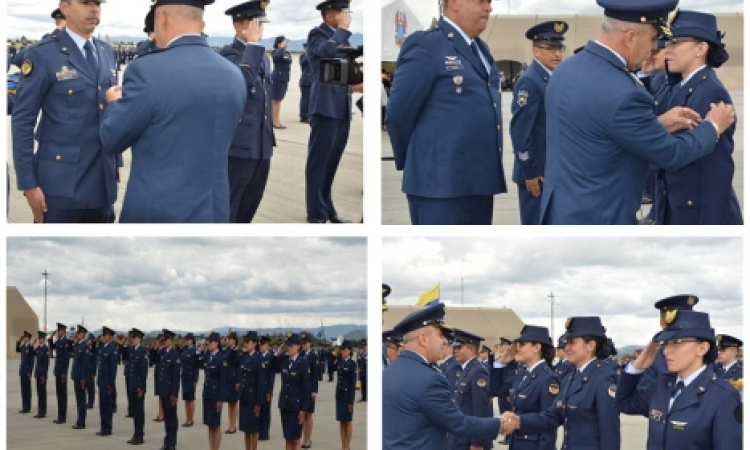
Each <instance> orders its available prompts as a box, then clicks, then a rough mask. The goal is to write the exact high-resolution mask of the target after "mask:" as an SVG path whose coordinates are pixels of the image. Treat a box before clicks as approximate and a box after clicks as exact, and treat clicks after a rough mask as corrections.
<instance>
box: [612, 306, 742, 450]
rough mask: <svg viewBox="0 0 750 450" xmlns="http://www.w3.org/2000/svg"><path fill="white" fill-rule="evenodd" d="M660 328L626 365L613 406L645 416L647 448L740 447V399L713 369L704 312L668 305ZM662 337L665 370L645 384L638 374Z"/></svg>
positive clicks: (718, 449)
mask: <svg viewBox="0 0 750 450" xmlns="http://www.w3.org/2000/svg"><path fill="white" fill-rule="evenodd" d="M665 321H666V324H667V326H666V328H664V330H662V331H661V332H660V333H658V334H657V335H656V336H654V338H653V341H652V342H650V343H649V344H648V346H647V347H646V349H645V350H644V351H643V352H642V353H641V354H640V355H639V356H638V358H637V359H636V360H635V361H634V362H631V363H630V364H629V365H628V366H627V367H626V368H625V371H624V373H623V375H622V378H621V379H620V383H619V385H618V386H617V396H616V403H617V408H618V410H619V411H622V412H624V413H626V414H637V415H641V416H643V417H648V419H649V421H648V445H647V447H646V448H647V449H648V450H661V449H663V450H677V449H680V450H698V449H701V450H702V449H707V448H711V449H714V450H740V449H741V448H742V399H741V397H740V394H739V392H737V390H736V389H735V388H734V387H733V386H732V385H731V384H730V383H729V382H728V381H726V380H723V379H721V378H718V377H717V376H716V374H714V373H713V370H712V369H711V365H712V364H713V362H714V361H715V359H716V355H717V353H718V352H717V348H716V337H715V336H714V331H713V328H711V322H710V318H709V316H708V314H706V313H702V312H697V311H690V310H687V311H686V310H677V309H675V310H672V311H671V312H670V313H668V314H667V316H666V318H665ZM657 342H662V347H663V351H664V353H665V356H666V360H667V368H668V369H669V372H668V373H664V374H661V375H660V376H659V378H657V380H656V382H655V383H654V384H652V385H650V386H649V387H648V388H647V389H638V388H637V386H638V378H639V376H640V374H641V373H643V370H644V369H645V368H647V367H648V366H649V365H650V364H651V363H653V361H654V359H655V358H656V354H657V353H659V351H660V349H659V345H658V344H657Z"/></svg>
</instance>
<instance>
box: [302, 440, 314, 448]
mask: <svg viewBox="0 0 750 450" xmlns="http://www.w3.org/2000/svg"><path fill="white" fill-rule="evenodd" d="M310 447H312V441H310V443H309V444H307V445H303V446H302V448H310Z"/></svg>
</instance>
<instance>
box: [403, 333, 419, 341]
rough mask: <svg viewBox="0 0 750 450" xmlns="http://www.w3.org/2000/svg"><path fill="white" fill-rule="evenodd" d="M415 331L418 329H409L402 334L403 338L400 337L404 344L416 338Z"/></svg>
mask: <svg viewBox="0 0 750 450" xmlns="http://www.w3.org/2000/svg"><path fill="white" fill-rule="evenodd" d="M417 331H419V330H414V331H410V332H408V333H406V334H405V335H404V336H403V338H402V342H403V344H404V345H405V344H409V343H411V342H413V341H415V340H416V339H417V336H418V333H417Z"/></svg>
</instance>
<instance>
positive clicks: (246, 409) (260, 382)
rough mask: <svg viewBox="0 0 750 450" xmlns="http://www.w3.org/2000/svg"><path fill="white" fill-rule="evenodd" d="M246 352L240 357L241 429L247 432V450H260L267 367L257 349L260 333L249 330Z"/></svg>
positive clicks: (245, 337)
mask: <svg viewBox="0 0 750 450" xmlns="http://www.w3.org/2000/svg"><path fill="white" fill-rule="evenodd" d="M244 340H245V350H246V351H245V352H244V353H243V354H242V356H241V357H240V368H239V379H238V381H239V385H240V389H239V390H240V431H242V432H244V433H245V450H258V431H259V426H258V425H259V423H258V422H259V418H260V408H261V405H262V404H263V402H264V401H265V392H264V389H265V385H266V380H265V377H266V373H265V371H266V368H265V367H263V356H261V354H260V353H258V352H257V351H256V347H257V345H258V333H257V332H255V331H248V332H247V333H246V334H245V336H244Z"/></svg>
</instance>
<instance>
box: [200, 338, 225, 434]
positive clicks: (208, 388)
mask: <svg viewBox="0 0 750 450" xmlns="http://www.w3.org/2000/svg"><path fill="white" fill-rule="evenodd" d="M208 340H209V341H212V340H215V341H217V342H218V341H219V335H218V333H211V335H210V336H209V337H208ZM201 361H202V366H203V369H204V371H205V380H204V382H203V424H204V425H207V426H209V427H219V426H221V411H216V402H226V401H227V397H228V396H229V392H228V391H227V372H226V369H227V363H226V361H224V355H223V354H222V353H221V352H220V351H218V350H217V351H216V352H215V353H211V352H209V351H206V352H204V354H203V355H202V356H201ZM222 409H223V408H222Z"/></svg>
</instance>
